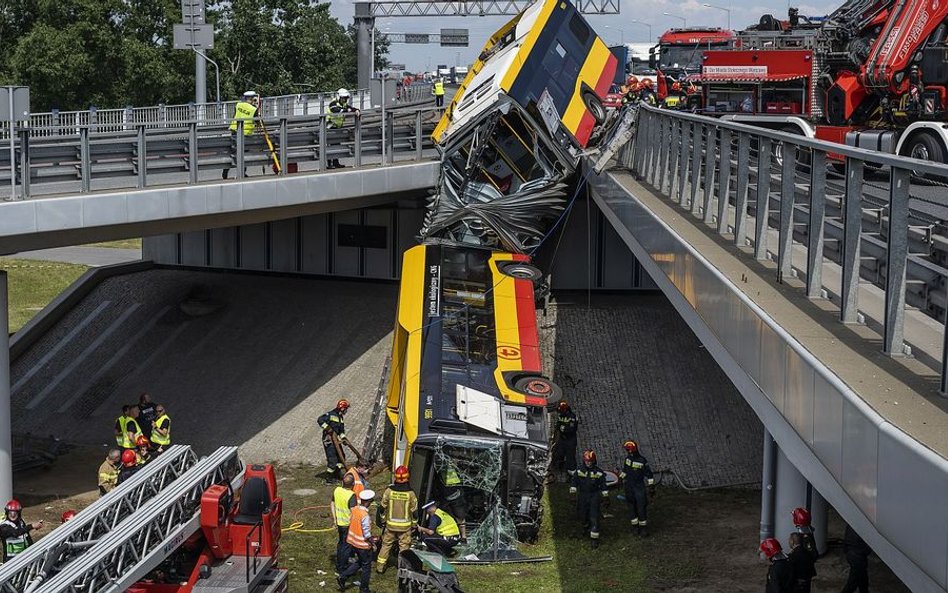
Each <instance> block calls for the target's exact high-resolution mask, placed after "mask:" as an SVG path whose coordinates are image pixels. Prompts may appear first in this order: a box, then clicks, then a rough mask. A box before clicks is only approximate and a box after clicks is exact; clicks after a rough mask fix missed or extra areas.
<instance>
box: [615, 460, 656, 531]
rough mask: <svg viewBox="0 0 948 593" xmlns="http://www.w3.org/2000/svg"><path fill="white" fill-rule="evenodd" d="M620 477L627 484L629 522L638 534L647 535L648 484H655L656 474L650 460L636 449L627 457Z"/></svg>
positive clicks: (626, 498)
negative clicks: (649, 462) (653, 472)
mask: <svg viewBox="0 0 948 593" xmlns="http://www.w3.org/2000/svg"><path fill="white" fill-rule="evenodd" d="M619 479H620V480H622V481H623V483H624V484H625V502H626V504H627V505H628V506H629V522H630V523H631V524H632V532H633V533H635V534H636V535H638V534H641V535H647V531H646V526H647V525H648V523H647V519H648V515H647V514H646V507H647V506H648V488H647V487H648V486H651V485H653V484H655V476H654V475H653V474H652V468H651V467H649V464H648V460H647V459H645V457H643V456H642V453H641V452H639V451H636V452H635V453H630V454H629V455H627V456H626V458H625V464H624V465H623V467H622V473H620V474H619Z"/></svg>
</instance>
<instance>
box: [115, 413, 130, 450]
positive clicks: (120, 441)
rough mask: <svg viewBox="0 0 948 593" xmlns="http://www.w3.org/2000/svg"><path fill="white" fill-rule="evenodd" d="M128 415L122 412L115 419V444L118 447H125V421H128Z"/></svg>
mask: <svg viewBox="0 0 948 593" xmlns="http://www.w3.org/2000/svg"><path fill="white" fill-rule="evenodd" d="M128 419H129V417H128V416H126V415H125V414H122V415H121V416H119V417H118V418H117V419H116V420H115V426H116V428H117V429H118V430H116V431H115V444H116V445H118V446H119V447H122V448H126V447H125V423H126V422H127V421H128Z"/></svg>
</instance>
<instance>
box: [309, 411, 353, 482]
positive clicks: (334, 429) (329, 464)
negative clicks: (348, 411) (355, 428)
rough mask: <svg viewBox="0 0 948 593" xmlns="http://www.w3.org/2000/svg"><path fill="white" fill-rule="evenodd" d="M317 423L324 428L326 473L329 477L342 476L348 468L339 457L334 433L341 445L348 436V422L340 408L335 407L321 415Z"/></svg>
mask: <svg viewBox="0 0 948 593" xmlns="http://www.w3.org/2000/svg"><path fill="white" fill-rule="evenodd" d="M316 423H317V424H319V427H320V428H322V429H323V449H324V450H325V451H326V473H327V474H328V476H327V477H341V476H342V474H343V472H344V471H345V470H346V466H345V464H343V460H342V459H340V458H339V453H338V452H337V451H336V445H335V444H333V439H332V437H333V435H335V436H336V438H337V439H338V440H339V443H340V445H341V444H342V441H343V440H344V439H345V438H346V423H345V422H344V421H343V419H342V414H341V413H340V412H339V408H333V409H332V410H330V411H329V412H326V413H325V414H323V415H322V416H320V417H319V418H318V419H317V420H316Z"/></svg>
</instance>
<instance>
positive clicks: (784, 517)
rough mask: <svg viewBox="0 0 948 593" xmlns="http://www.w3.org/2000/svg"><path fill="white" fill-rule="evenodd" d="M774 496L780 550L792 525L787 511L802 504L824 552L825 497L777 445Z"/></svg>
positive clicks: (817, 543)
mask: <svg viewBox="0 0 948 593" xmlns="http://www.w3.org/2000/svg"><path fill="white" fill-rule="evenodd" d="M776 486H777V487H776V493H775V496H774V537H776V538H777V539H778V540H780V545H782V546H783V547H784V550H786V549H788V545H789V544H788V541H787V540H788V539H789V538H790V534H791V533H793V532H794V531H795V530H796V529H795V527H794V526H793V519H792V517H791V511H793V509H795V508H797V507H803V508H805V509H808V510H809V511H810V517H811V519H812V525H813V530H814V533H813V537H814V539H815V540H816V548H817V550H819V552H820V553H821V554H823V553H825V552H826V501H825V500H824V499H823V497H822V496H820V494H819V492H817V491H816V490H814V489H813V487H812V486H811V485H810V483H809V482H807V481H806V478H804V477H803V474H801V473H800V471H799V470H797V468H796V467H794V465H793V464H792V463H790V460H789V459H787V457H786V456H785V455H784V454H783V451H781V450H780V448H779V447H777V483H776Z"/></svg>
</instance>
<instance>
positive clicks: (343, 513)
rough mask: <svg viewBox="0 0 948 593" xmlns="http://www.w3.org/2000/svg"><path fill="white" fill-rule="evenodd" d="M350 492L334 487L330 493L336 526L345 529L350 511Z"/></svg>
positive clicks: (340, 487) (350, 514)
mask: <svg viewBox="0 0 948 593" xmlns="http://www.w3.org/2000/svg"><path fill="white" fill-rule="evenodd" d="M352 494H353V492H352V490H349V489H348V488H343V487H342V486H336V489H335V490H333V493H332V504H333V506H335V507H336V526H337V527H345V526H346V525H348V524H349V519H350V518H351V516H352V511H351V510H349V501H350V500H351V499H352Z"/></svg>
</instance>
